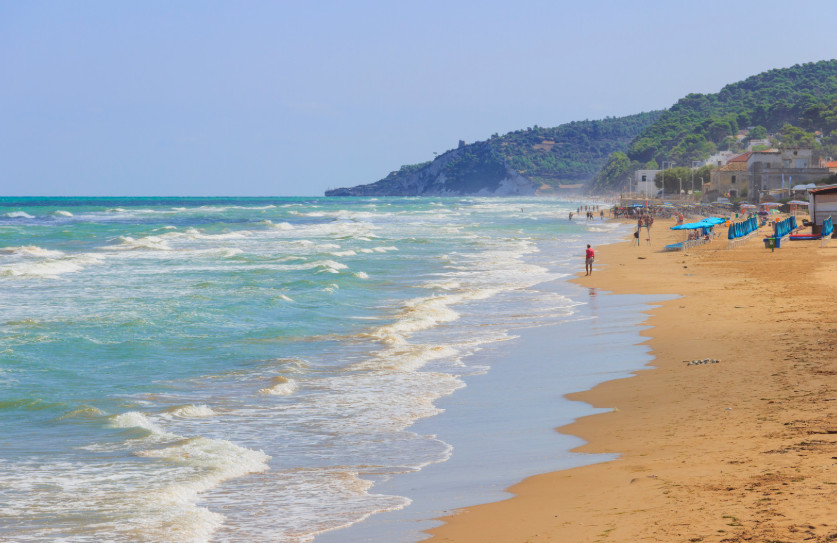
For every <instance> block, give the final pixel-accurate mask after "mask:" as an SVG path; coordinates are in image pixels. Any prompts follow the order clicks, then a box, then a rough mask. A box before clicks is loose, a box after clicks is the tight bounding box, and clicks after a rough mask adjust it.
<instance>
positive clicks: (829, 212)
mask: <svg viewBox="0 0 837 543" xmlns="http://www.w3.org/2000/svg"><path fill="white" fill-rule="evenodd" d="M808 210H809V213H810V215H811V222H812V223H813V224H812V225H811V231H812V232H813V233H814V234H819V233H820V232H821V231H822V225H823V222H824V221H825V219H827V218H828V217H831V216H834V217H837V185H823V186H821V187H818V188H815V189H808Z"/></svg>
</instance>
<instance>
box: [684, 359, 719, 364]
mask: <svg viewBox="0 0 837 543" xmlns="http://www.w3.org/2000/svg"><path fill="white" fill-rule="evenodd" d="M683 362H684V363H685V364H686V365H687V366H700V365H701V364H717V363H718V362H720V360H715V359H714V358H704V359H703V360H684V361H683Z"/></svg>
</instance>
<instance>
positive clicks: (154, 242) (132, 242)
mask: <svg viewBox="0 0 837 543" xmlns="http://www.w3.org/2000/svg"><path fill="white" fill-rule="evenodd" d="M167 235H169V234H164V236H167ZM119 241H120V243H119V245H116V246H113V247H111V248H113V249H119V250H150V251H171V250H172V248H171V247H170V246H169V244H168V241H167V240H166V239H164V238H163V236H145V237H142V238H132V237H131V236H119Z"/></svg>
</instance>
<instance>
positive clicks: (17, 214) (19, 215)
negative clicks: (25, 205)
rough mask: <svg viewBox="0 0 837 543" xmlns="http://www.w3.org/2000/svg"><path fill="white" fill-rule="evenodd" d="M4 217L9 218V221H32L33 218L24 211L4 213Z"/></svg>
mask: <svg viewBox="0 0 837 543" xmlns="http://www.w3.org/2000/svg"><path fill="white" fill-rule="evenodd" d="M4 216H6V217H9V218H10V219H34V218H35V217H34V216H32V215H30V214H29V213H27V212H25V211H10V212H8V213H6V214H5V215H4Z"/></svg>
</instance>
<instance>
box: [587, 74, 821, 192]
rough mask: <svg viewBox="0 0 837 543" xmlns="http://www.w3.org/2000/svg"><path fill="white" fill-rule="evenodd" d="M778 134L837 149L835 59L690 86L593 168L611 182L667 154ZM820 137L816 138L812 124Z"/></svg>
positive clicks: (601, 185) (673, 157)
mask: <svg viewBox="0 0 837 543" xmlns="http://www.w3.org/2000/svg"><path fill="white" fill-rule="evenodd" d="M748 127H753V128H754V129H755V130H754V131H753V132H754V133H755V134H759V135H762V134H765V133H773V134H777V136H778V138H777V142H776V143H778V144H780V145H781V144H785V145H805V146H811V147H814V148H815V150H816V151H819V152H820V153H821V154H828V155H829V156H833V155H834V154H835V151H837V132H835V129H837V60H828V61H820V62H811V63H807V64H800V65H796V66H792V67H790V68H782V69H775V70H769V71H767V72H763V73H761V74H758V75H754V76H752V77H748V78H747V79H745V80H743V81H740V82H738V83H732V84H730V85H727V86H725V87H724V88H723V89H721V91H720V92H718V93H715V94H689V95H687V96H685V97H684V98H681V99H680V100H678V102H677V103H676V104H674V105H673V106H672V107H671V108H669V109H668V110H666V111H665V112H664V113H663V114H662V115H660V117H659V119H657V121H656V122H654V124H652V125H650V126H648V127H647V128H646V129H645V130H644V131H643V132H642V133H641V134H640V135H639V136H638V137H637V138H636V139H634V141H632V142H631V144H630V145H629V146H628V149H627V151H626V152H625V154H619V153H614V154H613V155H611V157H610V158H609V159H608V163H607V164H606V165H605V167H604V168H603V169H602V171H601V172H599V174H598V175H597V176H596V178H595V179H594V182H593V184H592V186H591V189H592V190H608V189H613V188H615V187H617V186H619V184H620V183H621V182H622V181H624V179H625V177H626V175H627V174H628V173H630V171H632V170H636V169H639V168H642V167H645V166H646V165H648V164H649V163H650V165H651V166H653V167H656V166H657V165H658V164H662V163H663V161H671V162H674V163H675V164H676V165H678V166H689V165H691V162H692V161H694V160H702V159H705V158H707V157H709V156H710V155H711V154H713V153H714V152H716V151H717V150H727V149H732V150H741V149H739V148H738V145H739V142H738V141H737V140H736V138H735V136H736V134H737V133H738V131H739V129H744V128H748ZM815 131H821V132H822V137H820V138H815V135H814V132H815Z"/></svg>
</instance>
